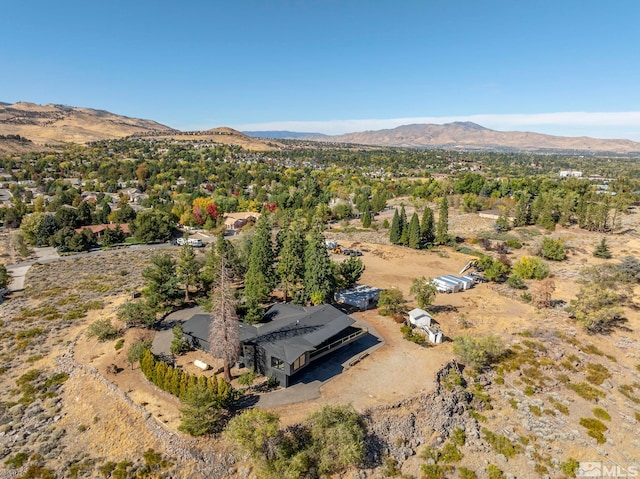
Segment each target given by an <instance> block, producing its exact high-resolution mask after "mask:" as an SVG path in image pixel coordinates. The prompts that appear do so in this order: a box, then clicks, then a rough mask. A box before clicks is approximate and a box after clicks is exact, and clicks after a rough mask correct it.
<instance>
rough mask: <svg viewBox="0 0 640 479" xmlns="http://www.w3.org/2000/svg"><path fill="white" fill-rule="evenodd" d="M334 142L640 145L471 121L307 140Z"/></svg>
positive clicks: (533, 147) (581, 147) (470, 146)
mask: <svg viewBox="0 0 640 479" xmlns="http://www.w3.org/2000/svg"><path fill="white" fill-rule="evenodd" d="M307 139H309V140H315V141H322V142H336V143H356V144H361V145H375V146H403V147H427V148H444V149H464V150H513V151H531V152H535V151H550V150H562V151H581V152H582V151H584V152H594V153H595V152H602V153H604V152H608V153H623V154H628V153H640V143H637V142H634V141H631V140H603V139H596V138H589V137H586V136H581V137H566V136H553V135H543V134H540V133H531V132H521V131H497V130H491V129H489V128H485V127H483V126H480V125H477V124H475V123H472V122H454V123H446V124H444V125H435V124H415V125H404V126H399V127H397V128H393V129H388V130H378V131H363V132H359V133H348V134H345V135H336V136H324V137H316V138H311V137H310V138H307Z"/></svg>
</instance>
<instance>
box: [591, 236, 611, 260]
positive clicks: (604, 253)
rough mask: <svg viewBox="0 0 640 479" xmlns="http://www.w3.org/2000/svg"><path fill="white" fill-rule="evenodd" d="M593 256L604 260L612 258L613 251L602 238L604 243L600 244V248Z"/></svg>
mask: <svg viewBox="0 0 640 479" xmlns="http://www.w3.org/2000/svg"><path fill="white" fill-rule="evenodd" d="M593 256H595V257H596V258H603V259H609V258H611V251H610V250H609V245H608V244H607V239H606V238H602V241H600V243H598V246H596V249H595V250H594V251H593Z"/></svg>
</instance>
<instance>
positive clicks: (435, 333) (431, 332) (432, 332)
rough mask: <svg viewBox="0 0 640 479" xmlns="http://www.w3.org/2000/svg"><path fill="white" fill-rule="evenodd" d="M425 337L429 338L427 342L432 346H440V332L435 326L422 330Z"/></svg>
mask: <svg viewBox="0 0 640 479" xmlns="http://www.w3.org/2000/svg"><path fill="white" fill-rule="evenodd" d="M422 329H423V330H424V332H425V333H427V336H428V337H429V341H431V342H432V343H433V344H440V343H441V342H442V331H440V329H438V328H436V327H435V326H425V327H424V328H422Z"/></svg>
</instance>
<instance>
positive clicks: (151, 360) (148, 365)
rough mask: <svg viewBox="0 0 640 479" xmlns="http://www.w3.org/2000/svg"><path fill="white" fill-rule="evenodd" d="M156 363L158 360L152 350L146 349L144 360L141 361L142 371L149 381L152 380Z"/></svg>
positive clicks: (143, 353) (143, 355)
mask: <svg viewBox="0 0 640 479" xmlns="http://www.w3.org/2000/svg"><path fill="white" fill-rule="evenodd" d="M155 362H156V360H155V357H154V356H153V353H152V352H151V350H149V349H145V350H144V351H143V352H142V359H140V370H141V371H142V374H144V376H145V377H146V378H147V379H148V380H151V376H152V374H153V369H154V367H155Z"/></svg>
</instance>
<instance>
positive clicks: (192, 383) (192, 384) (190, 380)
mask: <svg viewBox="0 0 640 479" xmlns="http://www.w3.org/2000/svg"><path fill="white" fill-rule="evenodd" d="M197 386H198V377H197V376H196V375H195V374H187V395H189V392H190V391H193V389H195V388H196V387H197Z"/></svg>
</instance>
